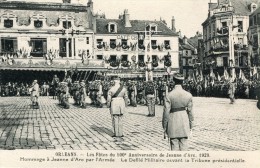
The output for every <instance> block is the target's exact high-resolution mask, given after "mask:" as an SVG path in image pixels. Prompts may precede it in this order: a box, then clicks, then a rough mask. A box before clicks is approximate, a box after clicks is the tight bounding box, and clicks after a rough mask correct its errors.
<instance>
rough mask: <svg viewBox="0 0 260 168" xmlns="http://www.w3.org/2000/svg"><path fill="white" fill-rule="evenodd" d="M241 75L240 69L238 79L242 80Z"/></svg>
mask: <svg viewBox="0 0 260 168" xmlns="http://www.w3.org/2000/svg"><path fill="white" fill-rule="evenodd" d="M242 73H243V71H242V70H241V69H240V71H239V76H238V79H242Z"/></svg>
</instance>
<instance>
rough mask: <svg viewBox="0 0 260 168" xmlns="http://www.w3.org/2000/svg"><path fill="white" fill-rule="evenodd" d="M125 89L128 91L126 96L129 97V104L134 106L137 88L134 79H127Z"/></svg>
mask: <svg viewBox="0 0 260 168" xmlns="http://www.w3.org/2000/svg"><path fill="white" fill-rule="evenodd" d="M127 91H128V97H129V99H130V105H131V106H133V107H136V106H137V105H136V95H137V90H136V86H135V83H134V81H129V83H128V89H127Z"/></svg>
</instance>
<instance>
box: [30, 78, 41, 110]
mask: <svg viewBox="0 0 260 168" xmlns="http://www.w3.org/2000/svg"><path fill="white" fill-rule="evenodd" d="M39 90H40V88H39V84H38V82H37V80H34V81H33V83H32V88H31V101H32V105H33V108H36V109H38V108H39V102H38V97H39V95H40V93H39Z"/></svg>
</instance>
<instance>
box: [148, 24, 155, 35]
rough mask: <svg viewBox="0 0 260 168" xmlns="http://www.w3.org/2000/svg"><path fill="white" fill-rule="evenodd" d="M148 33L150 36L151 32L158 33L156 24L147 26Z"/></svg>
mask: <svg viewBox="0 0 260 168" xmlns="http://www.w3.org/2000/svg"><path fill="white" fill-rule="evenodd" d="M146 31H148V32H147V34H149V31H151V32H156V31H157V25H156V24H154V23H152V24H149V25H147V26H146Z"/></svg>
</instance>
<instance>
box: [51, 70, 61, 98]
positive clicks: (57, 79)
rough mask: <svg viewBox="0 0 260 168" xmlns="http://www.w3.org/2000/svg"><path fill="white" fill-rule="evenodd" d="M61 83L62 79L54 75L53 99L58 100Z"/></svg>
mask: <svg viewBox="0 0 260 168" xmlns="http://www.w3.org/2000/svg"><path fill="white" fill-rule="evenodd" d="M59 82H60V79H59V78H58V77H57V75H54V77H53V79H52V82H51V84H52V90H53V99H55V100H56V99H57V89H58V84H59Z"/></svg>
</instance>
